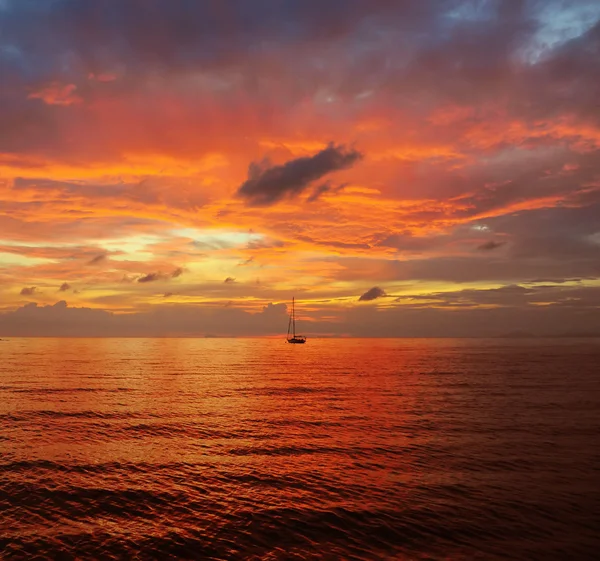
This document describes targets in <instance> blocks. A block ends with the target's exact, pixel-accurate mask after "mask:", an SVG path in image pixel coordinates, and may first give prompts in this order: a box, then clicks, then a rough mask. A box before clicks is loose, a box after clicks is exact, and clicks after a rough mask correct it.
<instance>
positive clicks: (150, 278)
mask: <svg viewBox="0 0 600 561" xmlns="http://www.w3.org/2000/svg"><path fill="white" fill-rule="evenodd" d="M165 278H166V277H165V275H164V274H163V273H148V274H147V275H144V276H142V277H139V278H138V280H137V281H138V282H142V283H145V282H156V281H159V280H164V279H165Z"/></svg>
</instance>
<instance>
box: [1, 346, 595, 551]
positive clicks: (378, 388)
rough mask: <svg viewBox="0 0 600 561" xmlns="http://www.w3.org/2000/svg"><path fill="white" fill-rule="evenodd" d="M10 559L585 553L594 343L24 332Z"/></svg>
mask: <svg viewBox="0 0 600 561" xmlns="http://www.w3.org/2000/svg"><path fill="white" fill-rule="evenodd" d="M0 352H1V353H2V365H1V367H0V452H1V457H0V527H1V529H2V531H1V532H0V551H2V552H3V555H4V556H5V557H7V558H10V557H15V558H23V557H28V556H31V555H33V554H39V555H41V556H42V557H44V556H46V557H50V558H54V557H56V556H58V555H59V554H60V553H62V554H63V555H64V556H65V557H64V558H74V557H75V556H77V557H79V558H90V557H91V558H107V557H111V556H112V557H114V558H129V557H132V556H134V555H137V556H138V558H141V559H146V558H160V559H165V558H169V556H172V557H173V558H204V559H211V558H212V559H252V558H256V559H318V558H323V559H404V558H406V559H419V558H423V559H426V558H434V559H439V558H442V559H447V558H452V559H478V558H481V559H495V558H498V559H501V558H513V559H515V558H520V559H566V558H571V559H583V558H592V557H593V555H595V553H596V551H597V550H599V549H600V540H599V539H598V538H597V537H596V536H597V528H598V527H600V513H599V511H598V504H599V499H600V497H599V494H598V471H597V468H598V465H600V454H599V453H598V451H597V450H598V449H597V447H596V446H594V445H593V443H594V442H595V440H596V439H597V438H598V436H600V394H599V392H600V380H599V379H598V376H597V369H598V364H600V345H598V344H597V343H594V342H593V341H585V340H581V341H566V340H563V341H483V340H481V341H468V340H462V341H461V340H317V339H311V341H310V344H309V345H305V346H303V347H296V346H292V345H286V344H285V343H284V342H283V341H281V340H265V339H237V340H227V339H202V340H194V339H123V340H118V339H76V340H73V339H71V340H69V339H13V340H11V341H8V342H3V343H2V347H1V348H0Z"/></svg>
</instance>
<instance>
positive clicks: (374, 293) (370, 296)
mask: <svg viewBox="0 0 600 561" xmlns="http://www.w3.org/2000/svg"><path fill="white" fill-rule="evenodd" d="M382 296H387V294H386V293H385V290H383V289H382V288H379V287H378V286H374V287H373V288H370V289H369V290H367V291H366V292H365V293H364V294H362V295H361V297H360V298H359V299H358V301H359V302H370V301H371V300H376V299H377V298H381V297H382Z"/></svg>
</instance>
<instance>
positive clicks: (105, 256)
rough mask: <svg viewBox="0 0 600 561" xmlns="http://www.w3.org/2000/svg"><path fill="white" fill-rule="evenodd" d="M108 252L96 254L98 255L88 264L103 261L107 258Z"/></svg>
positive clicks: (96, 263)
mask: <svg viewBox="0 0 600 561" xmlns="http://www.w3.org/2000/svg"><path fill="white" fill-rule="evenodd" d="M107 258H108V257H107V255H106V253H101V254H100V255H96V257H94V258H92V259H90V260H89V261H88V262H87V264H88V265H98V264H99V263H103V262H104V261H106V259H107Z"/></svg>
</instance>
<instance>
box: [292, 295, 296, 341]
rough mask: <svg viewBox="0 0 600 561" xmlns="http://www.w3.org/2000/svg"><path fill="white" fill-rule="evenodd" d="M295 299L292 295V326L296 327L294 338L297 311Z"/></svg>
mask: <svg viewBox="0 0 600 561" xmlns="http://www.w3.org/2000/svg"><path fill="white" fill-rule="evenodd" d="M294 300H295V298H294V297H293V296H292V326H293V329H294V339H295V338H296V311H295V310H294Z"/></svg>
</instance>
